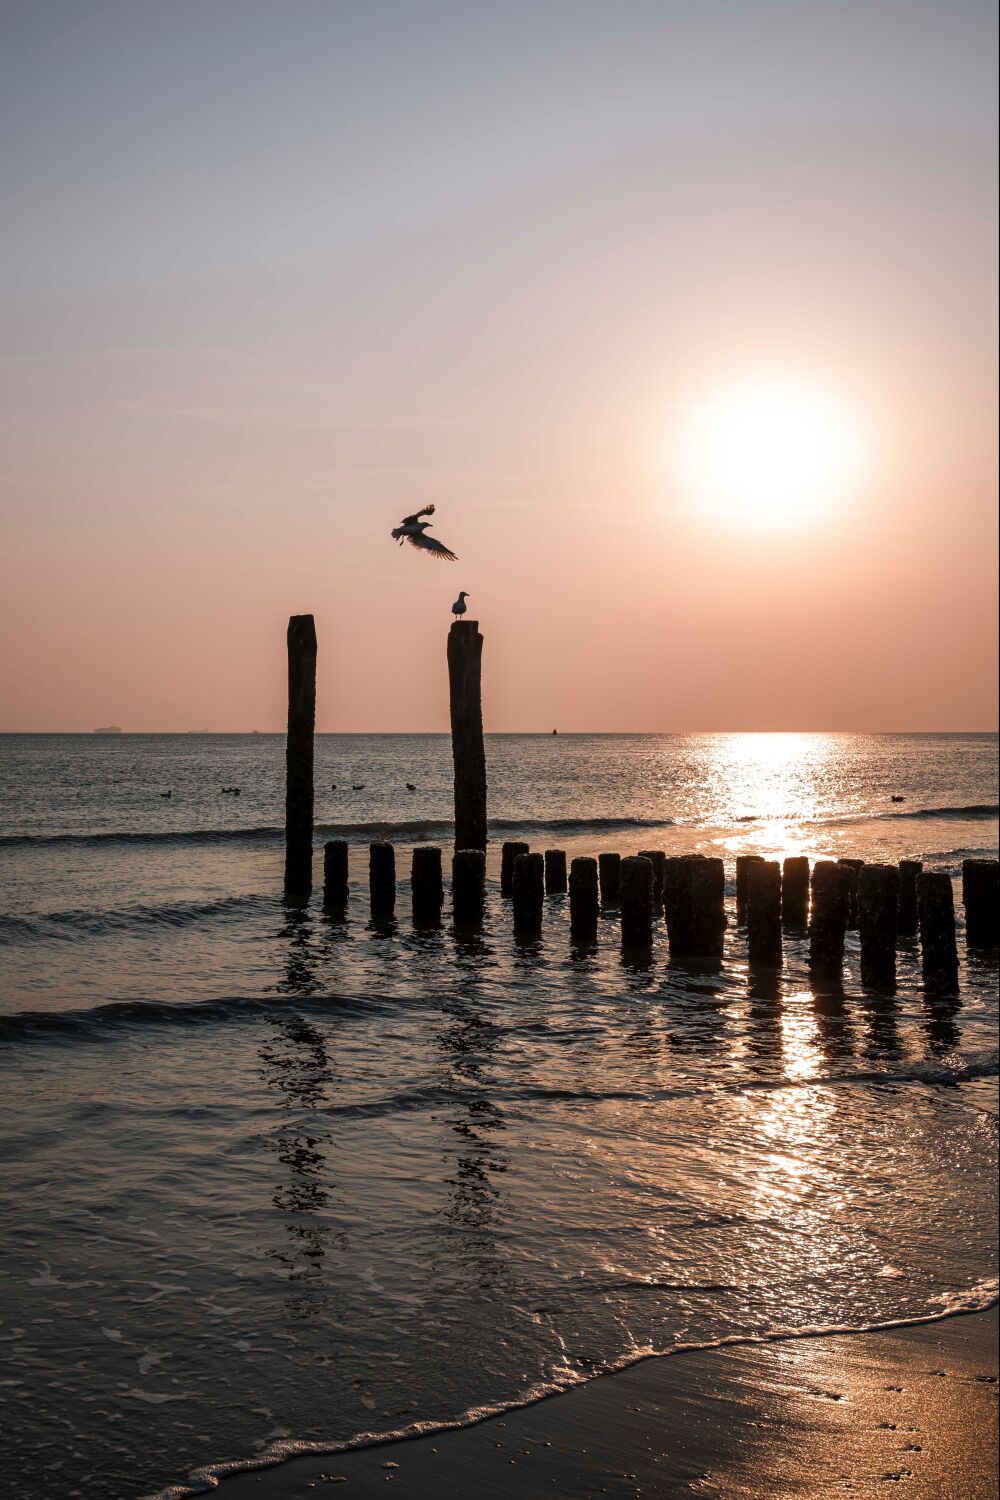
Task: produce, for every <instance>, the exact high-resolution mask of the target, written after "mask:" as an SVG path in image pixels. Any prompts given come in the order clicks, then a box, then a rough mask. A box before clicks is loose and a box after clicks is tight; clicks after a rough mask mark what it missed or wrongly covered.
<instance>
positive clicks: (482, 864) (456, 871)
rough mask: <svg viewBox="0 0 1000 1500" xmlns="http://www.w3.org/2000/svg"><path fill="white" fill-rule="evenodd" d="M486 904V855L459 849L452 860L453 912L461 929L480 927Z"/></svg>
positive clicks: (472, 850) (475, 850)
mask: <svg viewBox="0 0 1000 1500" xmlns="http://www.w3.org/2000/svg"><path fill="white" fill-rule="evenodd" d="M485 901H486V855H485V854H484V853H483V851H482V849H456V850H455V853H454V854H453V855H452V860H451V909H452V914H453V915H454V918H455V923H456V926H458V927H478V925H479V924H480V922H482V920H483V907H484V905H485Z"/></svg>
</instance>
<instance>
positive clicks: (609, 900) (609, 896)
mask: <svg viewBox="0 0 1000 1500" xmlns="http://www.w3.org/2000/svg"><path fill="white" fill-rule="evenodd" d="M621 868H622V857H621V855H620V854H599V855H598V856H597V869H598V873H599V875H600V884H601V905H602V906H617V905H618V882H619V879H620V877H621Z"/></svg>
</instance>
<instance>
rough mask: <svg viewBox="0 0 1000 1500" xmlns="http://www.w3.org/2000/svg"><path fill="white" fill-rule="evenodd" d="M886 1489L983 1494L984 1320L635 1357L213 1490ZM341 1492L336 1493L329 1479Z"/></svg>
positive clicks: (757, 1494) (988, 1362)
mask: <svg viewBox="0 0 1000 1500" xmlns="http://www.w3.org/2000/svg"><path fill="white" fill-rule="evenodd" d="M387 1482H391V1483H392V1485H393V1489H392V1491H391V1493H392V1494H399V1495H404V1496H411V1497H413V1500H431V1497H438V1496H440V1497H441V1500H461V1497H463V1496H468V1495H472V1494H476V1495H479V1496H483V1497H486V1500H504V1497H508V1496H517V1497H518V1500H535V1497H537V1500H542V1497H543V1496H552V1495H558V1496H565V1497H578V1496H579V1497H583V1496H595V1495H611V1496H620V1497H625V1496H632V1495H645V1496H649V1497H661V1496H662V1497H667V1496H673V1495H690V1496H698V1497H702V1500H727V1497H732V1500H765V1497H766V1500H782V1497H785V1496H793V1495H795V1496H827V1495H830V1496H832V1495H841V1494H850V1495H857V1496H875V1495H882V1494H886V1493H892V1489H891V1486H892V1485H894V1484H899V1485H900V1487H901V1488H902V1489H903V1492H904V1493H905V1494H906V1495H909V1496H913V1497H918V1500H992V1497H994V1496H995V1495H996V1488H997V1313H996V1308H995V1307H994V1309H993V1310H992V1311H991V1312H988V1313H983V1314H975V1315H971V1316H965V1317H954V1318H948V1319H945V1320H943V1321H941V1322H938V1323H933V1324H926V1325H923V1326H919V1327H909V1328H897V1329H891V1330H887V1331H885V1332H880V1333H871V1334H865V1333H857V1334H845V1335H840V1336H839V1337H832V1338H801V1339H785V1340H779V1341H777V1342H773V1343H765V1344H739V1345H734V1346H731V1347H729V1348H725V1349H715V1350H703V1351H699V1352H692V1353H685V1354H676V1355H673V1356H671V1357H669V1358H658V1359H655V1358H654V1359H649V1360H644V1361H643V1362H642V1363H640V1364H637V1365H634V1366H632V1367H631V1368H630V1369H628V1370H624V1371H622V1372H620V1373H618V1374H615V1375H607V1376H603V1377H600V1378H598V1379H595V1380H593V1381H591V1382H590V1383H589V1384H587V1385H584V1386H581V1387H580V1388H578V1389H577V1390H574V1391H572V1392H570V1393H568V1394H566V1395H562V1396H554V1397H551V1398H550V1399H548V1400H545V1401H541V1402H539V1403H537V1404H536V1405H534V1406H531V1407H528V1408H526V1409H525V1410H523V1411H518V1412H511V1413H508V1414H506V1415H504V1416H501V1417H494V1418H492V1419H490V1420H488V1421H485V1422H482V1423H480V1424H479V1425H477V1426H474V1427H468V1428H465V1429H463V1430H462V1431H460V1432H447V1433H435V1434H431V1435H429V1436H426V1437H422V1438H416V1439H413V1440H410V1441H405V1442H399V1443H394V1444H389V1445H386V1444H380V1445H378V1446H377V1447H373V1448H367V1449H364V1450H362V1451H359V1452H354V1453H339V1454H336V1455H317V1456H315V1457H312V1458H303V1459H298V1460H295V1461H293V1462H291V1463H288V1464H285V1465H282V1466H280V1467H278V1468H275V1469H266V1470H263V1471H258V1472H257V1473H249V1474H244V1475H241V1476H238V1477H236V1478H233V1479H229V1480H225V1481H223V1483H222V1484H221V1485H220V1487H219V1490H218V1494H219V1496H220V1500H299V1497H302V1496H306V1495H308V1496H313V1495H325V1494H333V1493H336V1494H338V1495H340V1494H342V1495H344V1496H355V1495H357V1496H371V1497H374V1496H376V1495H384V1494H385V1493H386V1490H385V1486H386V1483H387ZM340 1484H342V1485H343V1489H339V1488H336V1489H335V1488H334V1486H336V1485H340Z"/></svg>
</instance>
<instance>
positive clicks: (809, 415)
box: [683, 382, 858, 526]
mask: <svg viewBox="0 0 1000 1500" xmlns="http://www.w3.org/2000/svg"><path fill="white" fill-rule="evenodd" d="M683 457H684V474H683V477H684V480H685V484H686V487H687V488H688V490H689V491H690V492H691V494H692V497H693V498H694V500H695V503H696V504H698V506H699V507H700V508H702V509H707V510H710V511H712V512H715V513H716V514H718V515H723V516H728V517H732V518H735V519H738V520H742V521H749V522H751V523H753V524H755V525H762V526H794V525H797V524H801V523H809V522H812V521H814V520H816V519H818V518H820V517H822V516H823V515H825V514H826V513H827V512H828V511H829V510H830V508H831V507H832V506H833V505H834V504H835V503H836V502H837V501H838V500H840V499H841V498H843V497H845V496H846V495H847V493H848V491H849V488H850V485H851V481H852V480H853V478H854V477H855V474H856V471H857V466H858V439H857V433H856V432H855V430H854V428H853V425H852V423H851V422H850V420H849V419H848V417H847V415H846V413H845V412H843V411H842V410H841V409H840V408H839V407H838V406H837V404H836V402H834V401H832V400H830V399H829V398H828V397H826V396H825V395H823V394H822V393H821V392H818V391H815V390H812V389H810V388H808V387H806V386H801V385H795V384H792V383H787V384H786V383H777V382H774V383H766V384H765V383H758V384H748V385H744V386H740V387H736V388H734V389H731V390H729V391H725V392H722V393H720V394H719V395H718V396H716V397H714V398H712V399H709V400H707V401H705V402H704V403H703V404H702V405H700V406H699V407H697V408H696V409H695V411H694V413H693V415H692V419H691V422H690V425H689V428H688V431H687V434H686V439H685V442H684V454H683Z"/></svg>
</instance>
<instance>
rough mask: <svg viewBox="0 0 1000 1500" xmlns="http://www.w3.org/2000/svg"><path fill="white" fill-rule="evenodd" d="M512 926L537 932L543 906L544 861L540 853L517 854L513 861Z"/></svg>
mask: <svg viewBox="0 0 1000 1500" xmlns="http://www.w3.org/2000/svg"><path fill="white" fill-rule="evenodd" d="M511 894H512V896H513V898H514V928H515V930H516V931H518V932H538V931H540V929H541V925H542V911H543V910H544V907H545V862H544V860H543V859H542V856H541V855H540V854H519V855H518V856H517V858H516V859H515V861H514V883H513V890H512V892H511Z"/></svg>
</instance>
